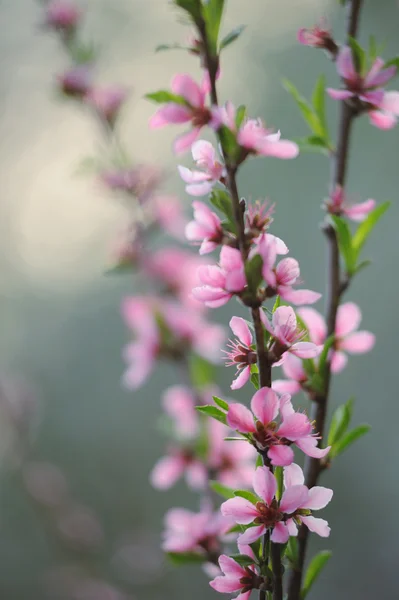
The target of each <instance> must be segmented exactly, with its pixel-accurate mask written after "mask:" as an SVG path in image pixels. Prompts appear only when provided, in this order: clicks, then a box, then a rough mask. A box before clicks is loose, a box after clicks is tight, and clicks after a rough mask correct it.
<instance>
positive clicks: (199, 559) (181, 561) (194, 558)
mask: <svg viewBox="0 0 399 600" xmlns="http://www.w3.org/2000/svg"><path fill="white" fill-rule="evenodd" d="M166 556H167V557H168V558H169V560H171V561H172V563H173V564H174V565H176V566H177V567H178V566H180V565H189V564H194V563H203V562H204V561H205V560H206V558H205V556H204V555H203V554H196V553H195V552H167V553H166Z"/></svg>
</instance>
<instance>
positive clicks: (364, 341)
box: [339, 331, 375, 354]
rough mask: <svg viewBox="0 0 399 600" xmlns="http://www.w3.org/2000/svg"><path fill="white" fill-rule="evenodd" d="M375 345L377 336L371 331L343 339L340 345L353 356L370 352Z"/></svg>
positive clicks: (356, 333)
mask: <svg viewBox="0 0 399 600" xmlns="http://www.w3.org/2000/svg"><path fill="white" fill-rule="evenodd" d="M374 344H375V335H374V334H373V333H370V331H355V333H350V334H349V335H348V336H347V337H346V338H345V339H343V340H342V341H341V343H340V345H339V347H340V348H341V350H346V352H350V353H352V354H363V352H369V351H370V350H371V349H372V348H373V346H374Z"/></svg>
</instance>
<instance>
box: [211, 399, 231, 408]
mask: <svg viewBox="0 0 399 600" xmlns="http://www.w3.org/2000/svg"><path fill="white" fill-rule="evenodd" d="M212 398H213V401H214V403H215V404H217V405H218V406H219V407H220V408H221V409H223V410H229V405H228V403H227V402H226V400H222V399H221V398H218V397H217V396H212Z"/></svg>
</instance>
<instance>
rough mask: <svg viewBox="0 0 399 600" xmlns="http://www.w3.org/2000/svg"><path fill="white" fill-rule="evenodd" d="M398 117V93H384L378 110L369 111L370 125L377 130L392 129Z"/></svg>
mask: <svg viewBox="0 0 399 600" xmlns="http://www.w3.org/2000/svg"><path fill="white" fill-rule="evenodd" d="M398 117H399V92H396V91H392V92H384V96H383V98H382V101H381V102H380V104H379V106H378V110H369V119H370V123H371V124H372V125H375V126H376V127H378V128H379V129H392V128H393V127H395V125H396V123H397V121H398Z"/></svg>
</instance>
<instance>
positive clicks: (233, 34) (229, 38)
mask: <svg viewBox="0 0 399 600" xmlns="http://www.w3.org/2000/svg"><path fill="white" fill-rule="evenodd" d="M244 29H245V25H239V26H238V27H236V28H235V29H232V31H229V33H228V34H227V35H225V36H224V38H223V39H222V41H221V42H220V50H223V48H226V47H227V46H230V44H232V43H233V42H235V41H236V39H238V38H239V37H240V35H241V34H242V32H243V31H244Z"/></svg>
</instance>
